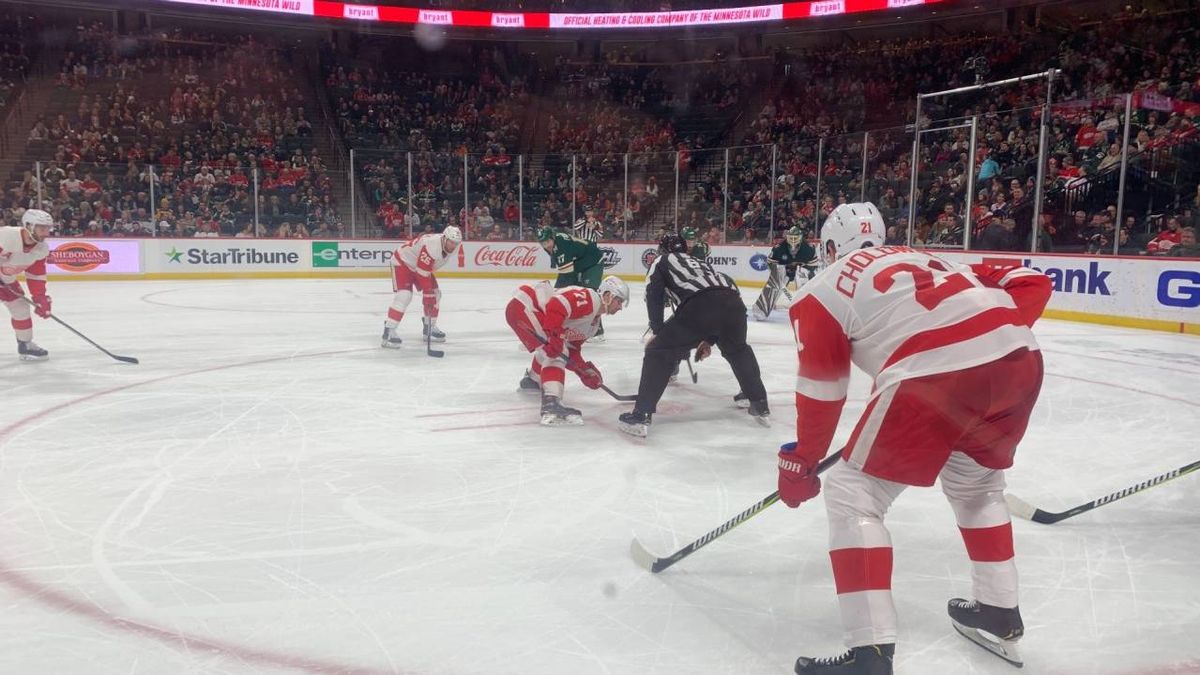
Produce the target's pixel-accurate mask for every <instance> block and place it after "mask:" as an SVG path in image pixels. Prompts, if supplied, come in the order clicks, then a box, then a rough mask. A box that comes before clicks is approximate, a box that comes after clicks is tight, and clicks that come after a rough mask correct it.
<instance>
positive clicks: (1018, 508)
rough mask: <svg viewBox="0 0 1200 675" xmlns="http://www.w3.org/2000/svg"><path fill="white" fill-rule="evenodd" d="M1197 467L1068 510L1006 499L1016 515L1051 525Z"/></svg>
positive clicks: (1198, 463) (1007, 496)
mask: <svg viewBox="0 0 1200 675" xmlns="http://www.w3.org/2000/svg"><path fill="white" fill-rule="evenodd" d="M1197 469H1200V461H1196V462H1192V463H1191V464H1185V465H1183V466H1181V467H1179V468H1178V469H1175V470H1174V471H1168V472H1167V473H1164V474H1161V475H1158V476H1155V477H1154V478H1151V479H1150V480H1146V481H1142V482H1141V483H1138V484H1137V485H1134V486H1132V487H1127V488H1125V489H1124V490H1118V491H1116V492H1114V493H1112V494H1109V495H1105V496H1103V497H1101V498H1099V499H1096V500H1094V501H1090V502H1088V503H1086V504H1080V505H1079V506H1076V507H1075V508H1073V509H1067V510H1066V511H1061V512H1059V513H1053V512H1050V511H1043V510H1042V509H1039V508H1037V507H1035V506H1033V505H1032V504H1030V503H1029V502H1027V501H1025V500H1024V499H1021V498H1020V497H1017V496H1014V495H1011V494H1008V493H1005V495H1004V500H1005V501H1006V502H1008V510H1009V512H1011V513H1012V514H1013V515H1014V516H1017V517H1019V518H1024V519H1025V520H1032V521H1033V522H1035V523H1042V524H1044V525H1051V524H1053V523H1057V522H1058V521H1060V520H1066V519H1067V518H1072V517H1074V516H1077V515H1079V514H1081V513H1084V512H1086V511H1091V510H1092V509H1094V508H1096V507H1098V506H1104V505H1105V504H1111V503H1112V502H1115V501H1117V500H1118V499H1124V498H1125V497H1128V496H1129V495H1132V494H1136V493H1138V492H1141V491H1142V490H1148V489H1150V488H1152V487H1154V486H1156V485H1162V484H1163V483H1165V482H1167V481H1169V480H1174V479H1176V478H1179V477H1180V476H1186V475H1187V474H1189V473H1191V472H1193V471H1195V470H1197Z"/></svg>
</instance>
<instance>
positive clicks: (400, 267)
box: [380, 225, 462, 349]
mask: <svg viewBox="0 0 1200 675" xmlns="http://www.w3.org/2000/svg"><path fill="white" fill-rule="evenodd" d="M460 245H462V231H461V230H459V229H458V228H457V227H455V226H453V225H450V226H448V227H446V229H444V230H442V231H441V233H439V234H423V235H421V236H419V237H417V238H416V239H413V240H412V241H410V242H408V243H406V244H401V245H400V246H399V247H398V248H397V249H396V250H395V251H393V252H392V260H391V262H392V291H393V292H394V295H393V296H392V305H391V306H390V307H388V313H387V319H386V320H384V322H383V338H382V340H381V342H380V344H381V345H382V346H383V347H386V348H388V349H397V348H399V347H400V344H401V343H402V340H401V339H400V338H398V337H396V336H395V335H394V333H395V330H396V326H397V325H398V324H399V323H400V320H401V319H403V318H404V310H406V309H408V303H410V302H412V296H413V288H414V287H415V288H417V289H418V290H420V291H421V301H422V306H423V307H424V310H425V316H424V317H423V318H422V329H421V337H429V339H430V340H432V341H433V342H445V341H446V334H445V333H443V332H442V331H440V330H438V327H437V317H438V306H439V303H440V302H441V299H442V291H441V289H439V288H438V283H437V277H434V276H433V273H434V272H435V271H437V270H439V269H441V267H442V265H445V264H446V261H447V260H449V259H450V255H451V254H452V253H454V252H455V251H456V250H458V247H459V246H460Z"/></svg>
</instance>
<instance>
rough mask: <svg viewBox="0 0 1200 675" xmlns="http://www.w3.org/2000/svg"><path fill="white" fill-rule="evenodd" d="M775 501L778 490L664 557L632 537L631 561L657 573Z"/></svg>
mask: <svg viewBox="0 0 1200 675" xmlns="http://www.w3.org/2000/svg"><path fill="white" fill-rule="evenodd" d="M841 456H842V453H841V451H838V452H834V453H831V454H830V455H829V456H828V457H826V458H825V459H823V460H821V463H820V464H818V465H817V473H818V474H820V473H821V472H823V471H825V470H826V469H828V468H829V467H831V466H833V464H834V462H837V461H838V460H839V459H841ZM777 501H779V491H778V490H776V491H775V492H772V493H771V494H769V495H767V496H766V497H763V498H762V500H760V501H759V502H758V503H757V504H755V505H754V506H751V507H750V508H748V509H746V510H745V511H742V512H741V513H739V514H737V515H736V516H734V517H733V518H730V519H729V520H727V521H725V522H724V523H722V524H721V525H720V527H718V528H717V529H715V530H712V531H710V532H709V533H708V534H706V535H704V536H703V537H700V538H699V539H697V540H696V541H693V542H692V543H690V544H688V545H687V546H684V547H683V548H681V549H679V550H678V551H676V552H674V553H672V554H671V555H669V556H666V557H664V558H659V557H656V556H655V555H654V554H653V553H651V552H650V551H647V550H646V547H645V546H642V542H640V541H638V540H637V537H634V538H633V543H631V544H630V545H629V554H630V555H631V556H633V561H634V562H635V563H637V565H638V567H641V568H642V569H645V570H647V571H649V572H651V573H652V574H658V573H659V572H661V571H663V570H665V569H667V568H668V567H670V566H671V565H674V564H675V563H677V562H679V561H680V560H683V559H684V558H686V557H688V556H689V555H691V554H693V553H695V552H696V551H699V550H700V549H702V548H704V547H705V546H708V545H709V544H711V543H712V542H713V541H714V540H715V539H717V537H720V536H721V535H723V534H725V533H726V532H728V531H730V530H732V529H733V528H735V527H737V526H738V525H741V524H742V523H744V522H746V521H747V520H750V519H751V518H753V517H754V516H756V515H758V514H760V513H762V512H763V511H766V510H767V508H768V507H769V506H771V505H772V504H774V503H775V502H777Z"/></svg>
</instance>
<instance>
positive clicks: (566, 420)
mask: <svg viewBox="0 0 1200 675" xmlns="http://www.w3.org/2000/svg"><path fill="white" fill-rule="evenodd" d="M599 285H600V288H599V291H594V290H592V289H590V288H582V287H579V286H568V287H566V288H561V289H558V290H555V289H553V288H551V287H550V282H549V281H541V282H538V283H536V284H527V285H523V286H521V287H519V288H518V289H517V292H516V293H515V294H513V298H512V300H509V301H508V306H507V307H506V308H505V310H504V316H505V319H506V320H507V321H508V325H509V326H510V327H511V328H512V330H513V332H514V333H516V334H517V338H518V339H519V340H520V341H521V344H522V345H524V347H525V349H526V350H527V351H529V352H530V353H532V354H533V364H532V365H531V366H530V369H529V370H528V371H527V372H526V373H525V377H523V378H522V379H521V384H520V388H521V390H522V391H528V392H536V391H538V390H539V389H540V390H541V392H542V424H544V425H546V426H554V425H559V424H583V414H582V413H580V412H579V411H578V410H576V409H575V408H568V407H567V406H564V405H563V404H562V396H563V382H564V380H565V373H564V370H569V371H571V372H573V373H575V374H576V375H578V376H579V380H580V381H581V382H583V385H584V386H585V387H587V388H589V389H599V388H600V385H601V384H603V383H604V380H603V379H602V378H601V376H600V369H599V368H597V367H596V364H594V363H592V362H591V361H584V360H583V354H582V353H581V349H582V347H583V343H584V341H585V340H587V339H588V338H590V337H592V335H593V334H594V333H595V331H596V327H597V326H598V325H599V323H600V317H601V316H603V315H605V314H616V313H617V312H619V311H621V309H622V308H624V307H625V305H626V304H628V303H629V286H628V285H627V284H626V283H625V282H624V281H622V280H621V279H620V278H619V277H613V276H610V277H605V278H604V280H603V281H601V282H600V284H599Z"/></svg>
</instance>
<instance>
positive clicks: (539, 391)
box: [517, 387, 542, 396]
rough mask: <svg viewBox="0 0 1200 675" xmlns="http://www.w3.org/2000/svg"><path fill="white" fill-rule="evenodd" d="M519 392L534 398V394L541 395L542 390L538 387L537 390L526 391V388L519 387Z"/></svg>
mask: <svg viewBox="0 0 1200 675" xmlns="http://www.w3.org/2000/svg"><path fill="white" fill-rule="evenodd" d="M517 391H519V392H521V393H522V394H527V395H530V396H532V395H533V394H541V393H542V388H541V387H538V388H537V389H526V388H525V387H517Z"/></svg>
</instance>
